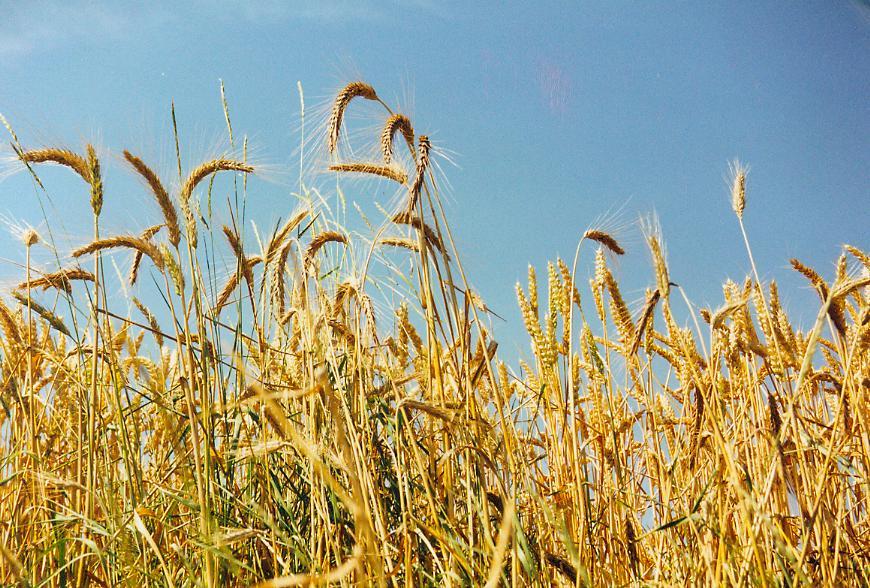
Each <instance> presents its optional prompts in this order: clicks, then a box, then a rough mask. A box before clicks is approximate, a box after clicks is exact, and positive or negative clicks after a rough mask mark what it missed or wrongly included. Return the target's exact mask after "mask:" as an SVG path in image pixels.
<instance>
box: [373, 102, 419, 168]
mask: <svg viewBox="0 0 870 588" xmlns="http://www.w3.org/2000/svg"><path fill="white" fill-rule="evenodd" d="M397 132H400V133H402V136H403V137H404V138H405V142H406V143H408V146H409V147H410V148H411V149H414V127H413V126H411V120H410V119H409V118H408V117H407V116H405V115H404V114H400V113H396V114H394V115H392V116H391V117H390V118H388V119H387V122H386V124H384V130H383V131H382V132H381V152H382V153H383V155H384V164H385V165H390V163H391V162H392V160H393V139H394V137H395V136H396V133H397Z"/></svg>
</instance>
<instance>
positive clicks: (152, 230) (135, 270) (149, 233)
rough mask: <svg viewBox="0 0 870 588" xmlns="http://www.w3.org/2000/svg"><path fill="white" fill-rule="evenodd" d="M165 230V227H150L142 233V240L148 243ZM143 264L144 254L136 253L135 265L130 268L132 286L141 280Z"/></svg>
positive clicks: (134, 257)
mask: <svg viewBox="0 0 870 588" xmlns="http://www.w3.org/2000/svg"><path fill="white" fill-rule="evenodd" d="M162 228H163V225H154V226H152V227H148V228H147V229H145V230H144V231H142V235H141V237H142V239H144V240H146V241H148V240H149V239H151V237H153V236H154V235H156V234H157V232H158V231H159V230H160V229H162ZM141 264H142V252H141V251H136V252H134V253H133V264H132V265H131V266H130V277H129V281H130V285H131V286H132V285H134V284H135V283H136V280H137V279H138V278H139V266H140V265H141Z"/></svg>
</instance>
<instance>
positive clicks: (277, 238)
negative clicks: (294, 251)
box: [266, 208, 311, 265]
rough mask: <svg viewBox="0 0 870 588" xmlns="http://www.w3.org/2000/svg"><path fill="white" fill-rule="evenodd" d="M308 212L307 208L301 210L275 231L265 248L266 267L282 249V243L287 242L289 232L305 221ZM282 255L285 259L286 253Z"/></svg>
mask: <svg viewBox="0 0 870 588" xmlns="http://www.w3.org/2000/svg"><path fill="white" fill-rule="evenodd" d="M310 212H311V211H310V210H308V209H307V208H303V209H302V210H299V211H297V212H296V214H294V215H293V216H291V217H290V218H289V219H288V220H287V222H286V223H284V226H282V227H281V228H280V229H278V230H277V231H275V235H274V236H273V237H272V239H270V240H269V245H268V247H266V264H267V265H268V264H270V263H271V262H272V259H273V258H274V257H275V256H276V255H278V253H279V252H281V251H282V250H283V249H284V245H285V243H284V241H286V240H287V237H288V236H289V235H290V231H292V230H293V229H295V228H296V227H298V226H299V223H301V222H302V221H303V220H305V217H307V216H308V214H309V213H310ZM284 255H285V259H286V253H285V254H284Z"/></svg>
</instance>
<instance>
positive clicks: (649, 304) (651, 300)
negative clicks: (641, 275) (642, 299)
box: [629, 289, 662, 355]
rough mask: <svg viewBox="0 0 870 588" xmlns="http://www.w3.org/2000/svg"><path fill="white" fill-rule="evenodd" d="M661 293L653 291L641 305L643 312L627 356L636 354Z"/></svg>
mask: <svg viewBox="0 0 870 588" xmlns="http://www.w3.org/2000/svg"><path fill="white" fill-rule="evenodd" d="M661 296H662V295H661V292H659V291H658V289H655V290H653V292H652V294H650V295H649V296H648V297H647V299H646V304H644V305H643V311H642V312H641V315H640V320H639V321H638V322H637V329H636V330H635V332H634V339H633V340H632V342H631V350H630V352H629V355H634V354H635V353H637V350H638V348H640V341H641V339H643V336H644V334H645V333H646V328H647V325H649V321H650V319H651V318H652V315H653V311H654V310H655V308H656V304H657V303H658V301H659V299H660V298H661Z"/></svg>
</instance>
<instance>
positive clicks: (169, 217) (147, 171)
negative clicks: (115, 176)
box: [124, 150, 181, 248]
mask: <svg viewBox="0 0 870 588" xmlns="http://www.w3.org/2000/svg"><path fill="white" fill-rule="evenodd" d="M124 159H126V160H127V162H128V163H129V164H130V165H131V166H133V169H135V170H136V172H138V174H139V175H140V176H142V178H143V179H144V180H145V183H147V184H148V187H149V188H151V193H152V194H154V199H155V200H157V205H158V206H160V211H161V212H162V213H163V219H164V220H165V221H166V229H167V231H169V242H170V243H172V246H173V247H176V248H177V247H178V243H179V241H180V240H181V231H180V230H179V228H178V213H177V212H176V211H175V206H174V205H173V204H172V200H171V199H170V198H169V193H168V192H167V191H166V188H164V187H163V184H162V183H161V182H160V178H158V177H157V174H155V173H154V171H153V170H152V169H151V168H150V167H148V166H147V165H145V162H143V161H142V160H141V159H139V158H138V157H136V156H135V155H133V154H132V153H130V152H129V151H126V150H125V151H124Z"/></svg>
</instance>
